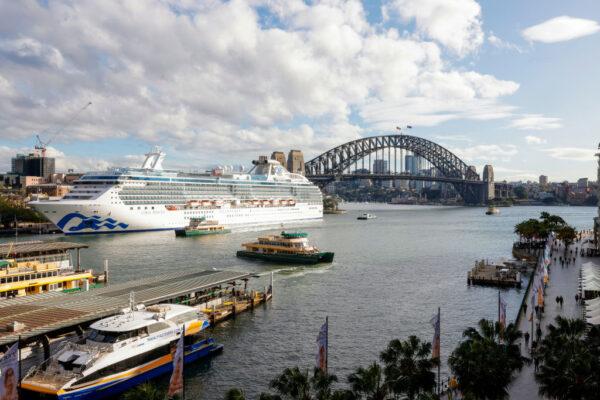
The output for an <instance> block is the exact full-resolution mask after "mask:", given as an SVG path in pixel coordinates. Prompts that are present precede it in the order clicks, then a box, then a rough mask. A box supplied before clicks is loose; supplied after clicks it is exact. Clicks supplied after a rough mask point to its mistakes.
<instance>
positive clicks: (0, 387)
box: [0, 343, 20, 400]
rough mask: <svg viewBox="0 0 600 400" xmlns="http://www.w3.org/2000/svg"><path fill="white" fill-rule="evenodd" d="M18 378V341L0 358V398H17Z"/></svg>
mask: <svg viewBox="0 0 600 400" xmlns="http://www.w3.org/2000/svg"><path fill="white" fill-rule="evenodd" d="M19 379H20V376H19V343H15V344H13V345H12V346H11V347H10V348H9V349H8V350H7V352H6V353H4V355H3V356H2V358H0V399H2V400H5V399H6V400H18V399H19V392H18V389H17V388H18V387H19Z"/></svg>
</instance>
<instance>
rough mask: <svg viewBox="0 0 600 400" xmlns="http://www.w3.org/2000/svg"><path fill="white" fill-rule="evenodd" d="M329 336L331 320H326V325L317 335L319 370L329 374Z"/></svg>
mask: <svg viewBox="0 0 600 400" xmlns="http://www.w3.org/2000/svg"><path fill="white" fill-rule="evenodd" d="M328 336H329V318H328V317H326V318H325V323H324V324H323V325H322V326H321V329H320V330H319V334H318V335H317V348H318V351H317V368H319V369H320V370H321V371H323V372H327V350H328V348H327V347H328V341H329V340H328Z"/></svg>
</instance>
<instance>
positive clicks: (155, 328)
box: [148, 322, 171, 334]
mask: <svg viewBox="0 0 600 400" xmlns="http://www.w3.org/2000/svg"><path fill="white" fill-rule="evenodd" d="M170 327H171V326H170V325H169V324H167V323H166V322H157V323H155V324H152V325H148V333H149V334H152V333H155V332H158V331H162V330H163V329H167V328H170Z"/></svg>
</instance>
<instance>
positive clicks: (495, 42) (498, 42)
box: [487, 32, 523, 53]
mask: <svg viewBox="0 0 600 400" xmlns="http://www.w3.org/2000/svg"><path fill="white" fill-rule="evenodd" d="M487 41H488V42H489V43H490V44H491V45H492V46H494V47H497V48H499V49H503V50H512V51H516V52H517V53H522V52H523V49H521V48H520V47H519V46H517V45H516V44H514V43H510V42H507V41H506V40H503V39H501V38H499V37H498V36H496V35H495V34H494V32H490V33H489V35H487Z"/></svg>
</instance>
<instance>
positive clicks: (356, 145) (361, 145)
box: [305, 135, 485, 204]
mask: <svg viewBox="0 0 600 400" xmlns="http://www.w3.org/2000/svg"><path fill="white" fill-rule="evenodd" d="M394 148H396V149H403V150H408V151H411V152H412V153H413V154H415V155H418V156H421V157H423V158H425V159H426V160H428V161H429V162H430V163H431V164H432V165H433V166H434V167H435V168H436V169H437V170H438V171H439V172H440V174H441V177H437V178H434V177H432V178H431V179H430V180H431V181H447V182H450V183H452V185H454V187H455V188H456V190H457V191H458V193H459V194H460V195H461V197H462V198H463V200H464V201H465V203H468V204H478V203H482V202H483V201H484V196H485V194H484V182H483V181H482V180H481V178H480V177H479V174H477V172H476V171H475V170H474V169H473V168H471V167H469V166H468V165H467V164H466V163H465V162H464V161H462V160H461V159H460V158H459V157H458V156H456V155H455V154H454V153H452V152H451V151H450V150H448V149H446V148H445V147H442V146H440V145H439V144H437V143H434V142H432V141H430V140H427V139H423V138H420V137H416V136H410V135H381V136H371V137H366V138H362V139H357V140H353V141H351V142H347V143H344V144H342V145H340V146H337V147H335V148H333V149H331V150H328V151H326V152H325V153H323V154H321V155H319V156H317V157H315V158H313V159H312V160H310V161H308V162H307V163H306V164H305V173H306V177H307V178H308V179H310V180H311V181H313V182H315V183H318V184H323V185H324V184H327V183H329V182H331V181H333V180H338V179H340V178H342V177H344V171H345V170H346V169H348V168H349V167H350V166H352V164H354V163H356V162H358V161H359V160H361V159H362V158H364V157H368V155H369V154H371V153H375V152H377V151H380V150H384V149H394ZM370 168H371V166H369V169H370ZM370 176H371V177H372V178H377V177H378V176H377V174H371V175H370ZM346 177H348V176H347V175H346ZM389 178H390V175H389V174H388V175H387V179H389ZM440 178H442V179H440ZM444 178H445V179H444ZM397 179H410V176H406V175H400V174H399V175H398V176H397ZM421 179H422V178H421Z"/></svg>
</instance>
